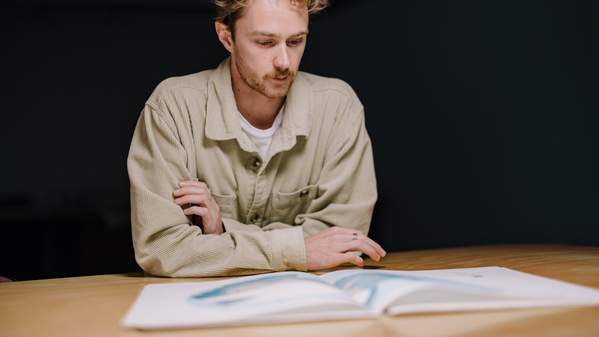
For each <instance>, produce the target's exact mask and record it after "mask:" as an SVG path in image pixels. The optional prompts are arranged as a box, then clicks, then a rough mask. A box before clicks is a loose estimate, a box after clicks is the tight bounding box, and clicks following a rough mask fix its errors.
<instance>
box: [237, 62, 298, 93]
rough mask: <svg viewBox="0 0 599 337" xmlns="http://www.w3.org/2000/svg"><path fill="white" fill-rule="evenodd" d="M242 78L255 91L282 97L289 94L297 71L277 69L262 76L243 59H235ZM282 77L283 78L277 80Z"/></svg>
mask: <svg viewBox="0 0 599 337" xmlns="http://www.w3.org/2000/svg"><path fill="white" fill-rule="evenodd" d="M235 65H236V67H237V71H238V72H239V76H240V77H241V80H242V81H243V82H244V83H245V84H246V85H247V86H248V87H250V88H252V89H253V90H254V91H257V92H259V93H260V94H262V95H264V96H266V97H268V98H281V97H285V96H287V93H288V92H289V88H291V84H292V83H293V80H294V79H295V75H296V73H297V72H295V71H293V70H290V69H276V68H275V70H274V71H273V72H272V73H268V74H266V75H264V76H262V77H260V75H259V74H257V73H256V72H254V71H253V70H252V69H251V68H250V67H248V66H247V65H246V64H245V62H243V59H239V58H238V59H237V60H236V61H235ZM277 78H278V79H281V80H277Z"/></svg>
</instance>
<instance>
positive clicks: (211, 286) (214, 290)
mask: <svg viewBox="0 0 599 337" xmlns="http://www.w3.org/2000/svg"><path fill="white" fill-rule="evenodd" d="M327 312H329V313H331V312H334V313H335V315H333V316H334V318H343V317H345V316H344V314H343V313H349V315H347V317H357V316H364V314H365V310H364V309H363V308H362V307H361V306H360V305H359V304H358V303H356V302H355V301H354V300H353V299H352V298H351V297H350V296H348V295H347V294H345V293H344V292H342V291H340V290H339V289H337V288H335V287H332V286H331V285H330V284H328V283H326V282H323V281H322V280H320V279H319V278H318V277H316V276H314V275H311V274H308V273H301V272H280V273H271V274H263V275H256V276H247V277H239V278H235V279H232V280H224V281H207V282H193V283H171V284H152V285H147V286H146V287H144V289H143V290H142V292H141V293H140V295H139V296H138V299H137V301H136V302H135V303H134V305H133V307H132V308H131V310H130V311H129V313H128V314H127V316H126V317H125V319H124V320H123V321H122V324H123V325H124V326H126V327H133V328H142V329H156V328H169V327H189V326H202V325H205V326H208V325H209V326H218V325H231V324H233V323H242V322H243V323H246V324H252V323H260V322H277V321H293V320H294V319H300V318H301V319H302V320H306V319H309V320H315V319H326V318H327V317H331V318H333V316H327V315H326V313H327ZM352 313H355V315H353V316H352Z"/></svg>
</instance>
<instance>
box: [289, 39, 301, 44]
mask: <svg viewBox="0 0 599 337" xmlns="http://www.w3.org/2000/svg"><path fill="white" fill-rule="evenodd" d="M302 42H304V39H295V40H289V41H287V45H289V46H299V45H300V44H302Z"/></svg>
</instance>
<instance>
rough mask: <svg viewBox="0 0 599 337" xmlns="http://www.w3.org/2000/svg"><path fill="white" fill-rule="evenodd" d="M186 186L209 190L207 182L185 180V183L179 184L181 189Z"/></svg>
mask: <svg viewBox="0 0 599 337" xmlns="http://www.w3.org/2000/svg"><path fill="white" fill-rule="evenodd" d="M184 186H198V187H204V188H208V185H206V183H205V182H203V181H196V180H183V181H181V182H179V187H184Z"/></svg>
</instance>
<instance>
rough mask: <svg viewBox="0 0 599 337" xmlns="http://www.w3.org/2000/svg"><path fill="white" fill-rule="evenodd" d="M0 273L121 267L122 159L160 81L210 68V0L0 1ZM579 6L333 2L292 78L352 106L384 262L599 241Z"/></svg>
mask: <svg viewBox="0 0 599 337" xmlns="http://www.w3.org/2000/svg"><path fill="white" fill-rule="evenodd" d="M0 11H1V14H0V28H1V31H0V38H2V40H1V41H2V46H3V48H2V56H1V57H2V61H3V62H2V64H3V67H2V68H3V71H2V74H3V81H1V82H0V83H2V84H1V87H0V95H1V98H2V108H1V109H2V116H1V118H2V119H1V122H0V144H1V147H0V150H1V155H2V157H1V158H2V162H1V165H0V226H1V227H0V230H1V232H0V233H1V234H0V236H1V238H2V239H1V242H0V245H1V248H0V254H2V257H1V258H0V261H1V262H0V275H4V276H12V277H14V278H17V279H30V278H43V277H57V276H72V275H82V274H97V273H115V272H124V271H133V270H136V269H137V267H136V265H135V262H134V260H133V254H132V247H131V243H130V240H131V238H130V227H129V226H130V224H129V194H128V193H129V192H128V188H129V186H128V178H127V173H126V162H125V161H126V156H127V151H128V147H129V142H130V137H131V135H132V132H133V127H134V125H135V121H136V119H137V116H138V114H139V111H140V110H141V108H142V106H143V104H144V102H145V100H146V98H147V97H148V95H149V94H150V93H151V91H152V89H153V88H154V86H155V85H156V84H157V83H158V82H159V81H160V80H162V79H164V78H166V77H169V76H174V75H181V74H187V73H192V72H196V71H200V70H203V69H207V68H212V67H215V66H216V65H217V64H218V63H219V61H220V60H221V59H222V58H224V57H225V55H226V54H225V51H224V49H223V48H222V47H221V46H220V45H219V44H218V41H217V39H216V37H215V35H214V33H213V25H212V22H211V17H212V16H213V13H212V11H211V6H210V5H209V1H200V0H187V1H182V0H178V1H167V0H162V1H161V0H154V1H141V0H127V1H110V0H87V1H78V2H74V1H42V0H38V1H35V0H29V1H25V0H22V1H17V2H16V3H15V4H13V5H3V7H0ZM598 13H599V12H598V11H597V6H596V5H594V4H593V2H591V1H589V2H588V3H587V2H580V1H561V2H558V1H502V2H496V1H494V2H489V1H460V2H456V1H442V0H429V1H383V0H368V1H366V0H351V1H350V0H345V1H343V0H338V1H336V3H335V6H334V7H332V8H331V9H329V10H327V11H326V12H325V13H323V14H321V15H319V16H318V17H315V18H314V20H313V23H312V26H311V36H310V41H309V45H308V50H307V52H306V54H305V57H304V61H303V65H302V68H303V69H304V70H306V71H310V72H314V73H317V74H321V75H328V76H334V77H339V78H342V79H344V80H346V81H347V82H349V83H350V84H351V85H352V86H353V87H354V89H355V90H356V91H357V93H358V95H359V96H360V98H361V99H362V102H363V103H364V105H365V106H366V109H367V111H366V114H367V127H368V130H369V132H370V135H371V138H372V141H373V146H374V152H375V163H376V170H377V177H378V186H379V193H380V200H379V203H378V205H377V209H376V211H375V217H374V221H373V225H372V231H371V233H372V236H373V237H374V238H375V239H376V240H378V241H379V242H381V243H382V244H383V245H384V247H385V248H387V250H389V251H396V250H404V249H417V248H430V247H443V246H453V245H473V244H490V243H518V242H539V243H547V242H552V243H553V242H555V243H572V244H585V245H599V212H598V211H597V209H598V207H597V206H598V205H599V179H598V178H597V173H596V172H598V171H599V159H598V157H599V136H598V135H597V129H598V127H599V118H598V117H597V113H598V112H599V98H598V93H599V81H598V79H599V44H598V43H597V41H599V33H598V32H599V24H598V23H597V19H596V18H597V14H598Z"/></svg>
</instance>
